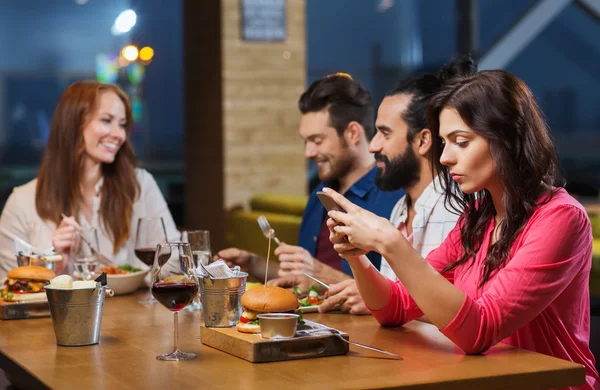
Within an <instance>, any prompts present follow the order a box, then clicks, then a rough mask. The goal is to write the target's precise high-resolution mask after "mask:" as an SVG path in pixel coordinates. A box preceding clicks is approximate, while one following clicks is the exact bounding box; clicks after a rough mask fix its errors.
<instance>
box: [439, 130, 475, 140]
mask: <svg viewBox="0 0 600 390" xmlns="http://www.w3.org/2000/svg"><path fill="white" fill-rule="evenodd" d="M458 133H466V134H468V133H469V132H468V131H466V130H453V131H451V132H450V133H448V135H447V136H446V138H450V137H452V136H453V135H455V134H458ZM440 137H442V136H441V135H440ZM442 138H443V137H442Z"/></svg>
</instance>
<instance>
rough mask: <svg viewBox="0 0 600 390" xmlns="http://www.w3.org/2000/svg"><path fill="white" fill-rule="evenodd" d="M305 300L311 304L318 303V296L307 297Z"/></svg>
mask: <svg viewBox="0 0 600 390" xmlns="http://www.w3.org/2000/svg"><path fill="white" fill-rule="evenodd" d="M307 301H308V303H310V304H311V305H318V304H319V298H317V297H308V299H307Z"/></svg>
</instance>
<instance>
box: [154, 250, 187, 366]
mask: <svg viewBox="0 0 600 390" xmlns="http://www.w3.org/2000/svg"><path fill="white" fill-rule="evenodd" d="M151 285H152V288H151V291H152V295H154V297H155V298H156V299H157V300H158V302H159V303H160V304H161V305H163V306H164V307H166V308H167V309H169V310H171V311H172V312H173V318H174V326H175V329H174V332H175V333H174V334H175V337H174V339H173V340H174V344H175V346H174V347H173V352H171V353H166V354H163V355H159V356H157V357H156V359H158V360H191V359H195V358H196V354H195V353H190V352H182V351H181V350H179V348H178V346H177V343H178V340H177V339H178V329H177V314H178V313H179V311H180V310H181V309H183V308H184V307H185V306H187V305H188V304H189V303H190V302H192V300H193V299H194V297H195V296H197V295H198V278H197V276H196V267H195V265H194V259H193V255H192V248H191V247H190V244H188V243H185V242H164V243H162V244H159V245H158V247H157V248H156V255H155V257H154V266H153V267H152V275H151Z"/></svg>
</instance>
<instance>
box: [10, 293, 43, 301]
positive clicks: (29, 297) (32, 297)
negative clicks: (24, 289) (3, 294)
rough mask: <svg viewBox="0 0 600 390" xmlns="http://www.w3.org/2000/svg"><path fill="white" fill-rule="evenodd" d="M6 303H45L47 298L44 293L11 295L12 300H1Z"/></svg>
mask: <svg viewBox="0 0 600 390" xmlns="http://www.w3.org/2000/svg"><path fill="white" fill-rule="evenodd" d="M3 299H4V300H5V301H7V302H31V301H47V300H48V297H47V296H46V293H45V292H38V293H24V294H13V296H12V298H10V299H9V298H3Z"/></svg>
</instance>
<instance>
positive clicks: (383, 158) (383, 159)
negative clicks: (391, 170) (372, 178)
mask: <svg viewBox="0 0 600 390" xmlns="http://www.w3.org/2000/svg"><path fill="white" fill-rule="evenodd" d="M375 160H376V161H381V162H383V163H385V165H388V164H389V163H390V159H389V158H387V156H384V155H383V154H381V153H379V152H378V153H375Z"/></svg>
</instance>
